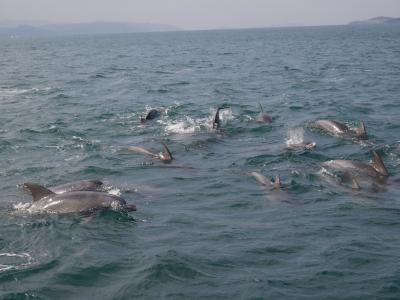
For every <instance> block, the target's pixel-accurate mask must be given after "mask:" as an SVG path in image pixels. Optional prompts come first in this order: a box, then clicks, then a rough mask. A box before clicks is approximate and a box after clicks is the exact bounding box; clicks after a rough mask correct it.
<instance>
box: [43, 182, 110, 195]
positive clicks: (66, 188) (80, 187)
mask: <svg viewBox="0 0 400 300" xmlns="http://www.w3.org/2000/svg"><path fill="white" fill-rule="evenodd" d="M102 187H103V182H101V181H100V180H80V181H74V182H69V183H65V184H61V185H57V186H53V187H50V188H49V190H50V191H52V192H53V193H56V194H63V193H67V192H77V191H101V190H102Z"/></svg>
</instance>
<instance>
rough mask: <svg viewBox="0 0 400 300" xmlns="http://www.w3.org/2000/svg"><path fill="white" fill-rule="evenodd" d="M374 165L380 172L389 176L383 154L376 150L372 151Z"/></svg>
mask: <svg viewBox="0 0 400 300" xmlns="http://www.w3.org/2000/svg"><path fill="white" fill-rule="evenodd" d="M372 166H373V167H374V169H375V170H376V171H377V172H378V173H379V174H381V175H383V176H389V172H388V170H387V169H386V167H385V164H384V163H383V160H382V158H381V156H380V155H379V154H378V153H377V152H376V151H375V150H373V151H372Z"/></svg>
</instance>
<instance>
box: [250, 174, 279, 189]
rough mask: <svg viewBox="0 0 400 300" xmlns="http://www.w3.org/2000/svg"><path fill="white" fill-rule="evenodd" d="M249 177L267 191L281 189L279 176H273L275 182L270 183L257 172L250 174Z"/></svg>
mask: <svg viewBox="0 0 400 300" xmlns="http://www.w3.org/2000/svg"><path fill="white" fill-rule="evenodd" d="M249 175H250V176H251V177H253V178H254V179H255V180H257V182H258V183H260V184H261V185H262V186H264V187H265V188H267V189H269V190H273V189H281V188H282V185H281V178H280V177H279V175H277V176H275V182H272V181H271V180H269V179H268V178H267V177H265V176H264V175H262V174H261V173H258V172H251V173H250V174H249Z"/></svg>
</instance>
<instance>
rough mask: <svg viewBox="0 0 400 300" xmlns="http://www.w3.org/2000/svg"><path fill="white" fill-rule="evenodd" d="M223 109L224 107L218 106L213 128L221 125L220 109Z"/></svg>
mask: <svg viewBox="0 0 400 300" xmlns="http://www.w3.org/2000/svg"><path fill="white" fill-rule="evenodd" d="M221 109H222V107H218V108H217V111H216V112H215V115H214V120H213V128H214V129H216V128H218V127H219V124H220V122H221V120H220V118H219V111H220V110H221Z"/></svg>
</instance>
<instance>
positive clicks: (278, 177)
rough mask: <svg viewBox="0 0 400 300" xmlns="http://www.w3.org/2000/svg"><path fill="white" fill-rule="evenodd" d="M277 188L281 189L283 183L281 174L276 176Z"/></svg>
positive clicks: (275, 183)
mask: <svg viewBox="0 0 400 300" xmlns="http://www.w3.org/2000/svg"><path fill="white" fill-rule="evenodd" d="M274 185H275V188H277V189H280V188H281V187H282V185H281V177H280V176H279V175H276V176H275V182H274Z"/></svg>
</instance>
